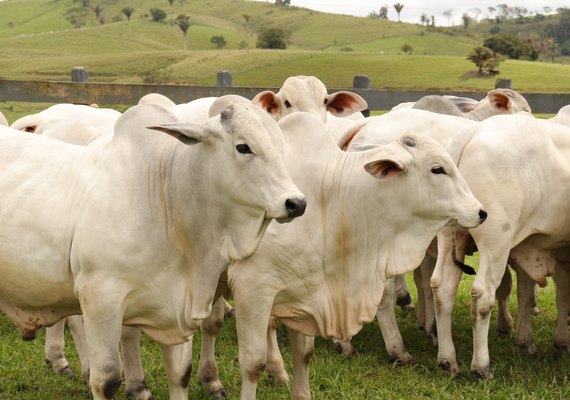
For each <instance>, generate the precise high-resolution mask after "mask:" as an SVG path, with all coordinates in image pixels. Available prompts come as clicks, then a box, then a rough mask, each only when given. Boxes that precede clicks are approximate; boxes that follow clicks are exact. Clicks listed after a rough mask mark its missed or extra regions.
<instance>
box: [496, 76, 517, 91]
mask: <svg viewBox="0 0 570 400" xmlns="http://www.w3.org/2000/svg"><path fill="white" fill-rule="evenodd" d="M512 88H513V83H512V81H511V80H510V79H503V78H499V79H497V80H496V81H495V89H512Z"/></svg>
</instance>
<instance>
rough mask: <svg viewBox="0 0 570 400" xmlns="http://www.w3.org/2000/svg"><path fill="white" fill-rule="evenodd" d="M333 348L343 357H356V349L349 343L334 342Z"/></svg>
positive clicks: (342, 341)
mask: <svg viewBox="0 0 570 400" xmlns="http://www.w3.org/2000/svg"><path fill="white" fill-rule="evenodd" d="M333 346H334V348H335V350H336V351H337V352H339V353H340V354H343V355H345V356H349V357H352V356H355V355H356V349H355V348H354V346H353V345H352V344H351V343H350V342H346V341H344V340H334V341H333Z"/></svg>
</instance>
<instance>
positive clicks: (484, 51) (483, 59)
mask: <svg viewBox="0 0 570 400" xmlns="http://www.w3.org/2000/svg"><path fill="white" fill-rule="evenodd" d="M467 59H468V60H469V61H471V62H473V63H475V65H476V66H477V68H479V75H484V74H485V73H486V72H487V73H488V72H489V71H495V70H496V68H497V67H498V66H499V62H500V60H499V58H498V57H496V56H495V53H493V50H491V49H489V48H488V47H485V46H480V47H475V48H474V49H473V50H472V51H471V53H470V54H469V56H468V57H467Z"/></svg>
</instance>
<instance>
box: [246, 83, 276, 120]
mask: <svg viewBox="0 0 570 400" xmlns="http://www.w3.org/2000/svg"><path fill="white" fill-rule="evenodd" d="M251 102H252V103H253V104H255V105H256V106H259V107H261V108H263V109H264V110H265V111H267V112H268V113H269V115H271V116H272V117H273V119H275V120H277V115H278V114H279V111H280V107H281V106H280V105H279V99H278V98H277V95H276V94H275V93H273V92H272V91H270V90H266V91H263V92H261V93H258V94H257V95H256V96H255V97H254V98H253V100H252V101H251Z"/></svg>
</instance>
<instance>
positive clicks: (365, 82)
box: [352, 75, 372, 117]
mask: <svg viewBox="0 0 570 400" xmlns="http://www.w3.org/2000/svg"><path fill="white" fill-rule="evenodd" d="M352 88H353V89H372V83H371V82H370V78H369V77H367V76H366V75H356V76H355V77H354V78H353V79H352ZM361 112H362V115H364V116H365V117H369V116H370V110H368V109H366V110H363V111H361Z"/></svg>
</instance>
